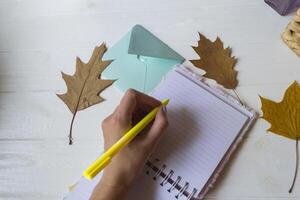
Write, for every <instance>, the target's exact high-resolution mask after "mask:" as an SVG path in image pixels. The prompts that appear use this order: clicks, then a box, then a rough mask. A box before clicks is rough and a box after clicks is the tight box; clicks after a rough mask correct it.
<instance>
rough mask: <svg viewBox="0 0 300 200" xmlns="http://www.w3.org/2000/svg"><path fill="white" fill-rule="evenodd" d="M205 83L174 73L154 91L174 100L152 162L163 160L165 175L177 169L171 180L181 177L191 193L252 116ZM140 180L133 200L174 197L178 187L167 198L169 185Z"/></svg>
mask: <svg viewBox="0 0 300 200" xmlns="http://www.w3.org/2000/svg"><path fill="white" fill-rule="evenodd" d="M202 84H203V83H202ZM206 87H207V86H206V85H204V84H203V85H202V86H201V84H200V85H199V83H196V82H193V81H192V80H190V79H189V78H187V77H186V76H184V75H182V74H181V73H179V72H177V71H172V72H170V73H169V74H168V75H167V77H166V79H165V80H164V81H163V82H162V83H161V84H160V85H159V86H158V87H157V88H156V89H155V90H154V92H153V94H152V96H154V97H155V98H157V99H160V100H163V99H165V98H169V99H170V102H169V104H168V106H167V115H168V119H169V127H168V130H167V132H166V134H165V135H164V136H163V137H162V139H161V141H160V143H159V144H158V146H157V148H156V150H155V151H154V153H153V154H152V156H151V158H150V161H151V162H153V163H154V165H157V166H158V167H161V166H162V165H163V164H165V165H166V168H165V169H164V172H165V173H166V174H168V172H169V171H170V170H173V171H174V175H173V176H172V179H173V180H175V179H176V178H177V176H180V177H181V178H182V179H181V181H180V182H179V185H181V186H183V185H184V184H185V183H186V182H188V183H189V189H188V190H189V192H191V190H192V189H193V188H196V189H197V193H196V194H198V193H199V192H200V191H201V189H202V188H203V187H204V186H205V184H206V183H207V181H208V179H209V178H210V176H211V175H212V174H213V172H214V170H215V169H216V167H217V166H218V164H219V163H220V161H221V160H222V158H223V157H224V155H225V153H226V151H227V150H228V149H229V147H230V145H231V144H232V143H233V141H234V140H235V138H236V137H237V136H238V134H239V133H240V131H241V130H242V129H243V127H244V125H245V124H246V123H247V121H248V120H249V116H248V115H249V114H248V115H247V114H245V113H243V112H242V111H240V110H238V109H236V108H234V107H233V106H232V105H230V104H228V103H226V101H224V100H222V99H221V98H219V97H217V96H216V95H214V94H213V93H212V92H211V91H209V90H207V88H206ZM210 90H211V89H210ZM249 113H250V112H249ZM156 159H159V161H157V160H156ZM155 160H156V161H155ZM138 180H139V182H138V183H137V185H138V186H136V188H135V189H134V190H138V191H139V192H133V194H134V195H132V197H136V198H133V199H139V198H141V196H139V195H138V194H141V195H143V199H148V198H147V196H151V199H173V198H174V199H175V195H176V193H177V192H176V191H174V194H173V195H171V196H170V194H165V195H168V197H165V195H163V194H162V193H169V192H167V189H168V188H169V187H170V184H169V185H166V186H164V187H161V186H160V184H159V183H160V181H154V180H153V179H152V178H151V177H149V176H147V175H146V174H145V173H144V174H141V176H140V177H139V179H138ZM141 183H143V184H141ZM143 185H144V186H147V187H146V189H145V188H144V189H142V188H141V187H143ZM149 188H152V189H149ZM153 188H154V189H153ZM153 193H154V194H153ZM161 197H163V198H161ZM149 199H150V198H149ZM180 199H181V198H180ZM182 199H186V198H184V197H182Z"/></svg>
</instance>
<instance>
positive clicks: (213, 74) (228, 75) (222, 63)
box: [190, 33, 238, 89]
mask: <svg viewBox="0 0 300 200" xmlns="http://www.w3.org/2000/svg"><path fill="white" fill-rule="evenodd" d="M199 35H200V40H199V41H198V46H197V47H195V46H192V48H193V49H194V50H195V52H196V53H197V54H198V55H199V56H200V59H199V60H190V61H191V62H192V63H193V65H194V66H196V67H198V68H200V69H203V70H204V71H205V72H206V73H205V75H204V77H206V78H211V79H214V80H215V81H217V83H219V84H220V85H223V87H225V88H227V89H234V88H236V86H237V85H238V81H237V79H236V76H237V72H236V71H235V70H234V66H235V64H236V61H237V59H236V58H235V57H233V56H231V48H229V47H227V48H226V49H224V47H223V42H222V41H221V39H220V38H219V37H217V39H216V40H215V41H214V42H212V41H210V40H209V39H207V38H206V37H205V36H204V35H202V34H201V33H199Z"/></svg>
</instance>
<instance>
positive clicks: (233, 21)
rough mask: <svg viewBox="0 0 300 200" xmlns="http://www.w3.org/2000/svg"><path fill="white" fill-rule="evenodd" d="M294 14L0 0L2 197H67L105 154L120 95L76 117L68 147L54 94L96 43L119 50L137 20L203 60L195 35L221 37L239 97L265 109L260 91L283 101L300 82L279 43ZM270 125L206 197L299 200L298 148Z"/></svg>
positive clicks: (169, 3) (209, 5) (235, 4)
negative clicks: (105, 135) (104, 131)
mask: <svg viewBox="0 0 300 200" xmlns="http://www.w3.org/2000/svg"><path fill="white" fill-rule="evenodd" d="M292 18H293V16H292V15H290V16H287V17H281V16H279V15H278V14H277V13H276V12H274V11H273V10H272V9H271V8H269V7H268V6H267V5H266V4H265V3H264V2H263V1H262V0H252V1H248V0H189V1H180V0H166V1H160V0H152V1H146V0H143V1H141V0H126V1H125V0H119V1H110V0H73V1H68V0H52V1H39V0H26V1H22V0H0V26H1V30H0V44H1V45H0V107H1V109H0V199H1V200H2V199H3V200H15V199H28V200H29V199H30V200H40V199H45V200H52V199H53V200H54V199H62V197H63V196H64V195H65V194H66V191H67V186H68V185H70V184H72V183H73V181H75V180H76V179H77V178H78V177H79V176H80V174H81V172H82V170H83V169H84V168H85V167H86V166H87V165H88V164H89V163H90V162H91V161H92V160H94V159H95V158H96V156H97V155H99V154H100V153H101V151H102V147H103V139H102V136H101V130H100V122H101V120H103V119H104V117H105V116H107V115H108V114H110V113H111V112H112V111H113V109H114V107H115V106H116V105H117V103H118V102H119V100H120V98H121V95H122V94H120V93H119V92H118V91H117V90H116V89H114V88H113V87H111V88H108V89H107V90H106V91H104V92H103V93H102V96H103V97H104V98H105V99H106V100H107V101H104V102H103V103H101V104H99V105H95V106H94V107H91V108H88V109H87V110H86V111H84V112H82V113H79V114H78V116H77V119H76V120H77V122H76V123H75V126H74V132H76V133H75V134H74V135H76V144H75V145H73V146H72V147H69V145H68V141H67V140H66V136H67V134H68V125H69V119H70V117H71V114H70V113H69V111H68V109H67V108H66V107H65V105H64V104H62V103H61V102H60V100H59V99H58V98H57V97H56V96H55V93H63V92H65V91H66V88H65V86H64V82H63V80H61V79H60V71H61V70H63V71H64V72H66V73H68V74H73V72H74V71H73V70H74V65H75V57H76V56H80V57H81V58H82V60H83V61H85V62H86V61H87V60H88V58H89V56H90V55H91V53H92V49H93V47H94V46H95V45H99V44H101V42H102V41H106V44H107V46H108V47H109V46H111V45H113V44H114V43H115V42H116V41H117V40H118V39H119V38H121V37H122V36H123V35H124V34H125V33H126V32H127V31H128V30H129V29H130V28H131V27H132V26H133V25H135V24H137V23H140V24H142V25H143V26H145V27H146V28H147V29H149V30H150V31H151V32H153V33H154V34H155V35H157V36H158V37H159V38H160V39H162V40H163V41H164V42H166V43H167V44H168V45H169V46H170V47H172V48H174V49H175V50H176V51H177V52H178V53H180V54H181V55H182V56H184V57H185V58H186V59H187V60H191V59H195V58H197V55H196V54H195V53H194V52H193V49H192V48H191V47H190V45H195V44H197V40H198V35H197V32H198V31H200V32H201V33H203V34H205V35H206V36H207V37H209V38H211V39H212V40H214V39H215V38H216V37H217V36H220V37H221V38H222V40H223V41H224V45H225V46H231V47H232V51H233V54H234V55H235V56H236V57H237V58H239V62H238V63H237V65H236V67H235V69H236V70H237V71H238V72H239V74H238V79H239V81H240V82H239V86H238V87H237V92H238V93H239V95H240V97H241V98H242V99H243V101H244V102H246V103H247V104H248V105H249V106H251V107H253V108H254V109H256V110H257V111H259V110H260V106H261V105H260V102H259V98H258V94H263V95H264V96H265V97H267V98H271V99H275V100H278V101H279V100H281V98H282V94H283V92H284V90H285V89H286V88H287V86H288V85H289V84H290V83H291V82H292V81H293V80H298V81H300V77H299V74H300V65H299V64H300V60H299V58H298V57H297V56H296V55H295V54H294V53H293V52H292V51H291V50H290V49H289V48H288V47H287V46H286V45H285V44H284V43H283V42H282V40H281V38H280V34H281V33H282V32H283V30H284V28H285V27H286V25H287V24H288V23H289V21H291V19H292ZM186 64H187V65H188V66H190V67H192V65H191V63H189V62H187V63H186ZM193 69H194V70H195V71H198V72H199V73H202V74H203V71H201V70H198V69H195V68H193ZM212 84H214V82H212ZM268 127H269V125H268V124H267V123H266V122H264V121H262V120H258V122H257V123H256V125H255V127H254V128H253V130H252V131H251V132H250V133H249V134H248V136H247V138H246V140H245V141H244V142H243V144H242V145H241V147H240V148H239V151H238V152H237V153H236V154H235V156H234V158H233V159H232V162H230V165H229V166H228V167H227V168H226V170H225V171H224V173H223V175H222V178H221V179H220V180H219V181H218V184H217V185H216V187H215V188H214V189H213V190H212V191H211V192H210V194H209V195H208V197H207V199H210V200H265V199H268V200H296V199H299V198H300V189H299V186H300V185H299V184H300V179H298V180H297V182H296V185H295V190H294V192H293V193H292V194H288V186H289V184H290V180H291V177H292V175H293V174H292V173H293V171H292V170H293V166H294V143H293V141H290V140H282V138H280V137H279V136H275V135H272V134H267V133H266V129H267V128H268Z"/></svg>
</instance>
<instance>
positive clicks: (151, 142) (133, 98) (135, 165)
mask: <svg viewBox="0 0 300 200" xmlns="http://www.w3.org/2000/svg"><path fill="white" fill-rule="evenodd" d="M160 105H161V103H160V101H158V100H156V99H154V98H152V97H150V96H147V95H145V94H143V93H140V92H137V91H135V90H133V89H129V90H128V91H127V92H126V94H125V95H124V97H123V98H122V100H121V102H120V104H119V105H118V107H117V108H116V110H115V111H114V112H113V114H111V115H110V116H109V117H107V118H106V119H104V120H103V122H102V130H103V136H104V148H105V150H107V149H108V148H110V147H111V146H112V145H113V144H114V143H115V142H116V141H118V140H119V139H120V138H121V137H122V136H123V134H124V133H125V132H126V131H127V130H129V129H130V128H131V127H132V126H134V125H135V124H136V123H137V122H139V121H140V120H141V119H142V118H143V117H144V116H145V115H146V114H148V113H149V112H150V111H151V110H152V109H153V108H154V107H157V106H160ZM165 111H166V109H165V108H164V107H161V108H160V109H159V111H158V113H157V114H156V117H155V119H154V121H153V122H152V123H151V124H150V125H148V127H147V128H146V129H145V130H143V131H142V132H141V133H140V134H139V135H138V136H136V137H135V138H134V139H133V140H132V141H131V142H130V143H129V144H128V145H127V146H126V147H124V148H123V149H122V150H121V151H120V152H119V153H118V154H116V155H115V156H114V158H113V159H112V162H111V163H110V164H109V165H108V166H107V167H106V168H105V169H104V172H103V176H102V178H101V181H100V182H99V184H98V185H97V186H96V188H95V189H94V192H93V194H92V196H91V199H92V200H102V199H105V200H114V199H118V200H120V199H124V198H125V196H126V193H127V191H128V190H129V188H130V186H131V184H132V182H133V180H134V178H135V177H136V175H137V174H138V173H139V172H140V170H141V169H142V167H143V166H144V164H145V161H146V159H147V158H148V157H149V155H150V153H151V152H152V151H153V150H154V148H155V146H156V144H157V143H158V141H159V139H160V137H161V136H162V135H163V133H164V130H165V129H166V128H167V126H168V120H167V115H166V112H165Z"/></svg>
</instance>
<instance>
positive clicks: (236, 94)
mask: <svg viewBox="0 0 300 200" xmlns="http://www.w3.org/2000/svg"><path fill="white" fill-rule="evenodd" d="M232 91H233V92H234V94H235V96H236V97H237V98H238V100H239V102H240V103H241V104H242V105H244V103H243V101H242V100H241V98H240V97H239V95H238V93H237V92H236V90H235V89H232Z"/></svg>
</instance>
